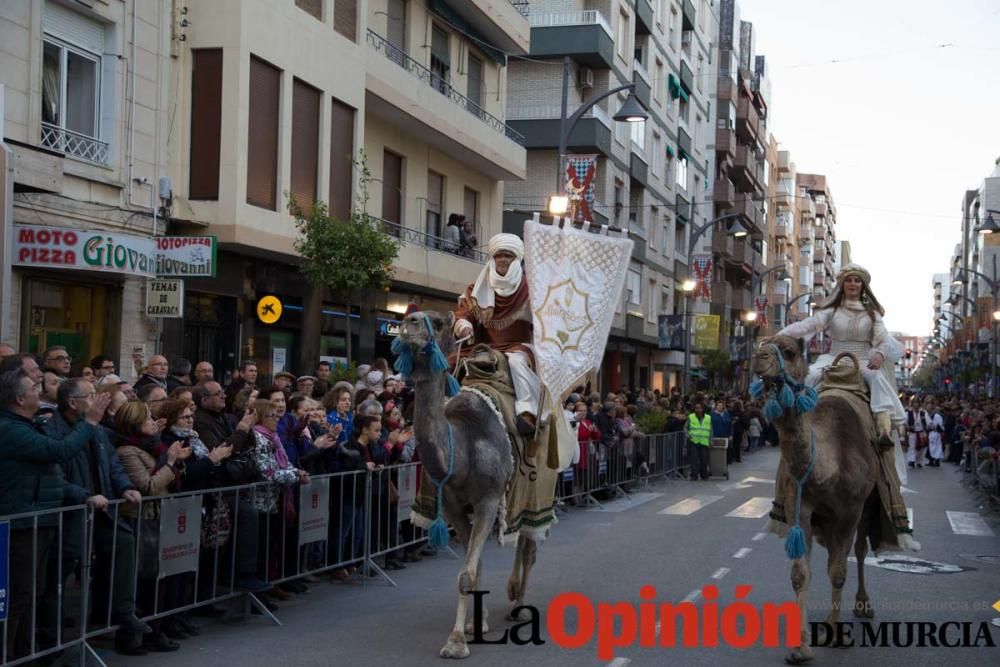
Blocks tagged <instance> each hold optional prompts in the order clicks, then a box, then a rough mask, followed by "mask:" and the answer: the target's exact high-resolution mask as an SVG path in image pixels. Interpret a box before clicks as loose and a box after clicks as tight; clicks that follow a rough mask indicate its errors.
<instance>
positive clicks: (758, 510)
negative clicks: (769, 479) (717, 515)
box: [726, 496, 772, 519]
mask: <svg viewBox="0 0 1000 667" xmlns="http://www.w3.org/2000/svg"><path fill="white" fill-rule="evenodd" d="M771 500H772V499H771V498H770V497H764V496H757V497H756V498H751V499H750V500H748V501H746V502H745V503H743V504H742V505H740V506H739V507H737V508H736V509H734V510H733V511H732V512H730V513H729V514H727V515H726V516H735V517H739V518H741V519H759V518H761V517H762V516H764V515H765V514H767V513H768V512H770V511H771Z"/></svg>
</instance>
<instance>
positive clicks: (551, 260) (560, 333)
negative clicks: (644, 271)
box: [524, 220, 632, 400]
mask: <svg viewBox="0 0 1000 667" xmlns="http://www.w3.org/2000/svg"><path fill="white" fill-rule="evenodd" d="M631 255H632V241H631V239H628V238H621V237H617V236H605V235H602V234H594V233H591V232H586V231H581V230H578V229H575V228H573V227H572V226H571V225H567V226H566V228H565V229H560V228H559V227H558V226H555V225H542V224H540V223H537V222H533V221H531V220H529V221H527V222H525V225H524V266H525V273H526V274H527V278H528V292H529V294H530V297H531V312H532V316H533V317H532V319H533V322H534V340H533V345H534V353H535V367H536V372H537V373H538V377H539V378H540V379H541V381H542V383H543V384H544V385H545V386H546V388H548V390H549V394H550V395H551V396H552V397H553V398H554V399H556V400H559V399H561V398H562V395H563V393H564V392H566V391H568V390H570V389H572V388H573V387H574V385H575V384H577V383H579V382H580V380H582V378H583V377H584V376H585V375H586V374H587V373H588V372H590V371H591V370H592V369H594V368H598V367H599V366H600V363H601V359H602V358H603V357H604V348H605V345H606V344H607V341H608V334H609V333H610V331H611V321H612V319H613V318H614V315H615V304H616V303H617V301H618V299H619V298H620V297H621V293H622V288H623V287H624V285H625V273H626V271H627V270H628V262H629V258H630V257H631Z"/></svg>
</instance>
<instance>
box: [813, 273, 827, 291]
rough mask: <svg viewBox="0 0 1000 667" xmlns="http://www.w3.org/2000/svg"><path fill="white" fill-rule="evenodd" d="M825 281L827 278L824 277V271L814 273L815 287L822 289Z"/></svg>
mask: <svg viewBox="0 0 1000 667" xmlns="http://www.w3.org/2000/svg"><path fill="white" fill-rule="evenodd" d="M825 280H826V276H824V275H823V272H822V271H819V272H817V271H813V287H822V286H823V285H824V281H825Z"/></svg>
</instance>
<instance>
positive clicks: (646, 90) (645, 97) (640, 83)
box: [632, 60, 652, 109]
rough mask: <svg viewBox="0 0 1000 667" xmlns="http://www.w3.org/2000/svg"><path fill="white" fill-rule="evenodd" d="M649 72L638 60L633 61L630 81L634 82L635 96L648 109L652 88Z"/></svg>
mask: <svg viewBox="0 0 1000 667" xmlns="http://www.w3.org/2000/svg"><path fill="white" fill-rule="evenodd" d="M649 82H650V79H649V72H647V71H646V68H645V67H643V66H642V63H640V62H639V61H638V60H636V61H635V62H634V63H633V68H632V83H633V84H635V89H634V91H635V96H636V97H637V98H638V99H639V101H640V102H642V106H644V107H645V108H647V109H649V108H650V107H649V103H650V97H651V95H652V89H651V88H650V83H649Z"/></svg>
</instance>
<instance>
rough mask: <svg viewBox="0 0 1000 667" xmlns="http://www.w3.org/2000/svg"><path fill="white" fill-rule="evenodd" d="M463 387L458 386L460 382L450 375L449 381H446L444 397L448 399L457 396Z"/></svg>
mask: <svg viewBox="0 0 1000 667" xmlns="http://www.w3.org/2000/svg"><path fill="white" fill-rule="evenodd" d="M461 388H462V387H461V386H460V385H459V384H458V380H456V379H455V376H454V375H452V374H451V373H449V374H448V379H447V380H445V385H444V395H445V396H447V397H448V398H451V397H452V396H454V395H456V394H457V393H458V392H459V390H460V389H461Z"/></svg>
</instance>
